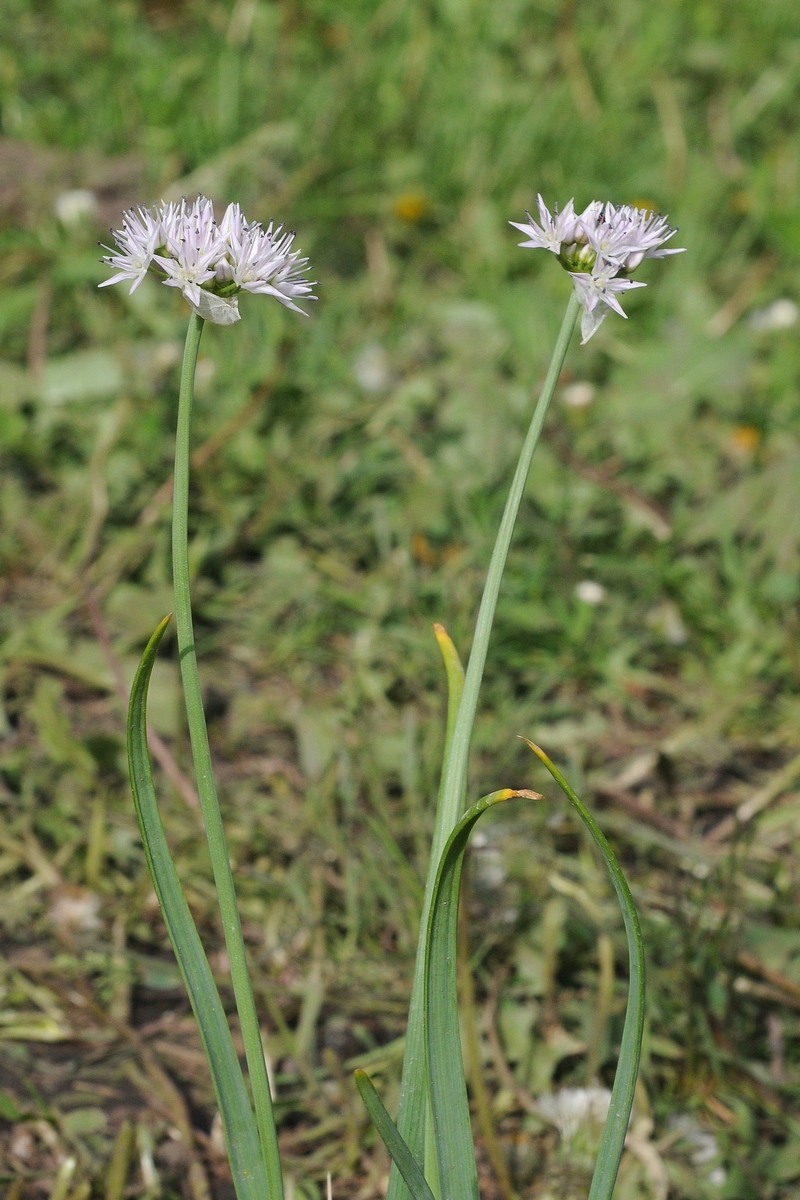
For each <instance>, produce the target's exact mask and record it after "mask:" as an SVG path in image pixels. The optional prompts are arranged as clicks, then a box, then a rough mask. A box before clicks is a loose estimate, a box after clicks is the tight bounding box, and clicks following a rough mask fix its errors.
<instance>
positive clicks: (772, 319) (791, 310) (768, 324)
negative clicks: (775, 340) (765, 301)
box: [748, 299, 800, 333]
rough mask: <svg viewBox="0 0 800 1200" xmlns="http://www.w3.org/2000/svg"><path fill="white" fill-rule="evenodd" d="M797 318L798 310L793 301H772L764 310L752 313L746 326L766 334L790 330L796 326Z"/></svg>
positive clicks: (798, 316)
mask: <svg viewBox="0 0 800 1200" xmlns="http://www.w3.org/2000/svg"><path fill="white" fill-rule="evenodd" d="M798 318H800V309H798V307H797V305H796V304H795V302H794V300H786V299H783V300H773V302H772V304H769V305H768V306H767V307H766V308H760V309H758V311H757V312H754V313H753V315H752V316H751V317H750V320H749V322H748V324H749V326H750V328H751V329H755V330H756V332H757V333H768V332H771V331H772V330H773V329H791V328H792V326H793V325H796V324H797V321H798Z"/></svg>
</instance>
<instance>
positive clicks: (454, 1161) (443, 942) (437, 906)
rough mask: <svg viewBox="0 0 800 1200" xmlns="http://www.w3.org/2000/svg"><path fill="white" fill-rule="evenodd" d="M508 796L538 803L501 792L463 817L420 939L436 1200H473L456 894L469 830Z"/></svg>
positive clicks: (474, 1179)
mask: <svg viewBox="0 0 800 1200" xmlns="http://www.w3.org/2000/svg"><path fill="white" fill-rule="evenodd" d="M512 796H524V797H526V798H528V799H530V800H541V799H542V797H541V796H540V795H539V793H538V792H529V791H513V790H512V789H511V788H504V789H503V790H502V791H499V792H492V793H491V795H489V796H484V797H483V799H482V800H479V801H478V803H477V804H475V805H473V807H472V808H470V809H469V811H468V812H466V813H465V814H464V816H463V817H462V818H461V820H460V821H459V822H458V824H457V825H456V827H455V829H454V830H453V832H452V833H451V835H450V837H449V838H448V840H447V844H446V845H445V848H444V851H443V852H442V855H441V858H440V860H439V866H438V869H437V872H436V880H435V883H434V887H433V895H432V898H431V909H430V915H429V917H428V923H427V928H426V940H425V976H424V979H425V992H424V999H425V1005H424V1012H425V1022H424V1029H425V1044H426V1053H427V1064H428V1077H429V1079H430V1095H431V1108H432V1111H433V1129H434V1138H435V1142H436V1156H437V1160H438V1164H439V1180H440V1187H441V1196H442V1200H478V1173H477V1169H476V1166H475V1149H474V1146H473V1141H472V1126H471V1123H470V1116H469V1104H468V1101H467V1085H466V1081H465V1077H464V1063H463V1059H462V1056H461V1033H460V1029H459V1022H458V987H457V979H456V946H457V932H458V894H459V888H460V884H461V870H462V867H463V865H464V853H465V851H466V848H467V843H468V842H469V835H470V833H471V832H472V827H473V826H474V825H475V823H476V821H477V820H478V819H479V817H480V816H481V815H482V814H483V813H485V812H486V810H487V809H489V808H491V807H492V806H493V805H495V804H499V803H500V802H501V801H503V800H509V799H511V797H512Z"/></svg>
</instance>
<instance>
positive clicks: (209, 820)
mask: <svg viewBox="0 0 800 1200" xmlns="http://www.w3.org/2000/svg"><path fill="white" fill-rule="evenodd" d="M203 325H204V321H203V319H202V317H199V316H197V314H196V313H192V316H191V317H190V318H189V328H188V330H187V333H186V347H185V350H184V356H183V367H182V370H181V387H180V397H179V400H178V426H177V433H176V441H175V493H174V500H173V510H172V514H173V515H172V571H173V581H174V587H175V624H176V626H177V631H178V654H179V657H180V665H181V679H182V681H183V693H184V698H185V702H186V718H187V722H188V725H189V737H190V739H191V745H192V760H193V762H194V769H195V775H196V777H197V790H198V792H199V794H200V802H201V805H202V810H203V820H204V821H205V826H206V837H207V839H208V849H209V852H210V855H211V868H212V871H213V873H214V883H215V885H216V889H217V897H218V899H219V908H220V915H221V917H222V928H223V932H224V935H225V946H226V949H227V951H228V958H229V960H230V969H231V982H232V984H233V992H234V996H235V998H236V1007H237V1010H238V1012H239V1020H240V1022H241V1028H242V1039H243V1041H244V1047H245V1055H246V1058H247V1068H248V1072H249V1075H250V1086H251V1088H252V1091H253V1100H254V1103H255V1110H256V1123H257V1125H258V1132H259V1137H260V1139H261V1147H262V1151H263V1154H264V1162H265V1166H266V1172H267V1180H268V1195H269V1198H270V1200H282V1197H283V1176H282V1174H281V1166H280V1156H279V1153H278V1137H277V1133H276V1129H275V1118H274V1115H273V1111H272V1096H271V1094H270V1087H269V1078H268V1076H267V1067H266V1061H265V1058H264V1047H263V1045H262V1042H261V1030H260V1029H259V1025H258V1016H257V1014H256V1006H255V1000H254V998H253V988H252V984H251V981H250V974H249V972H248V969H247V958H246V954H245V946H244V938H243V937H242V926H241V920H240V918H239V909H238V906H237V903H236V890H235V888H234V883H233V872H232V871H231V864H230V858H229V857H228V845H227V841H226V838H225V830H224V828H223V824H222V814H221V812H220V808H219V800H218V798H217V789H216V786H215V783H214V774H213V770H212V766H211V751H210V748H209V744H208V731H207V729H206V719H205V713H204V711H203V697H202V692H201V690H200V677H199V675H198V671H197V653H196V651H195V644H194V628H193V624H192V602H191V587H190V577H189V546H188V513H189V457H190V450H189V447H190V434H191V424H192V400H193V396H194V373H195V366H196V364H197V352H198V349H199V346H200V337H201V334H202V332H203Z"/></svg>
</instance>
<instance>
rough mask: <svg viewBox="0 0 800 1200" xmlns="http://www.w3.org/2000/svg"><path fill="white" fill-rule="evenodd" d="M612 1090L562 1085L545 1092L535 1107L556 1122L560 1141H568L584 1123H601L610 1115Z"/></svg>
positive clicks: (586, 1124) (549, 1119)
mask: <svg viewBox="0 0 800 1200" xmlns="http://www.w3.org/2000/svg"><path fill="white" fill-rule="evenodd" d="M610 1104H611V1092H610V1091H609V1090H608V1088H599V1087H590V1088H561V1090H560V1091H558V1092H545V1094H544V1095H543V1096H539V1097H538V1098H537V1101H536V1106H537V1108H538V1109H539V1112H540V1114H541V1115H542V1116H543V1117H544V1118H545V1120H546V1121H550V1122H551V1123H552V1124H553V1125H555V1127H556V1129H557V1130H558V1132H559V1135H560V1137H561V1141H562V1142H563V1143H565V1144H567V1145H568V1144H569V1143H570V1142H571V1141H572V1140H573V1138H574V1137H575V1135H576V1133H577V1132H578V1130H579V1129H580V1128H581V1126H591V1125H602V1124H603V1122H604V1121H605V1119H606V1117H607V1116H608V1108H609V1105H610Z"/></svg>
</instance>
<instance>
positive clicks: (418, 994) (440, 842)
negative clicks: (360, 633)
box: [387, 289, 581, 1200]
mask: <svg viewBox="0 0 800 1200" xmlns="http://www.w3.org/2000/svg"><path fill="white" fill-rule="evenodd" d="M580 310H581V304H580V300H579V298H578V295H577V293H576V292H575V290H574V289H573V291H572V293H571V294H570V298H569V302H568V304H567V311H566V312H565V314H564V320H563V321H562V323H561V330H560V332H559V335H558V340H557V342H556V345H555V349H554V351H553V357H552V359H551V360H550V366H549V368H548V371H547V375H546V377H545V381H544V384H543V386H542V390H541V393H540V395H539V400H538V403H537V405H536V408H535V409H534V413H533V417H532V418H531V423H530V427H529V429H528V433H527V436H526V438H525V442H524V444H523V447H522V452H521V454H520V457H519V462H518V463H517V469H516V472H515V473H514V479H513V481H512V484H511V490H510V491H509V493H508V499H507V500H506V507H505V511H504V513H503V519H502V521H501V523H500V529H499V531H498V534H497V540H496V541H495V545H494V550H493V552H492V559H491V562H490V564H489V571H488V574H487V576H486V584H485V587H484V591H483V598H482V599H481V605H480V609H479V612H478V620H477V623H476V626H475V637H474V639H473V643H472V652H471V653H470V657H469V664H468V666H467V672H466V677H465V680H464V691H463V693H462V696H461V702H460V704H459V707H458V716H457V717H456V721H455V726H454V728H453V733H452V738H451V740H450V747H449V754H448V756H447V760H446V763H445V767H444V774H443V778H442V783H441V787H440V791H439V802H438V805H437V808H436V823H435V826H434V833H433V844H432V847H431V856H430V865H429V868H428V880H427V884H426V888H425V900H424V905H423V910H422V919H421V924H420V940H419V945H418V948H417V959H416V964H415V969H414V983H413V988H412V993H411V1005H410V1008H409V1016H408V1029H407V1033H406V1051H405V1058H404V1062H403V1081H402V1085H401V1092H400V1109H399V1113H398V1118H397V1128H398V1130H399V1131H400V1134H401V1135H402V1137H403V1138H404V1140H405V1142H406V1143H407V1145H408V1146H409V1148H410V1149H411V1151H412V1153H413V1154H414V1155H415V1157H416V1158H417V1159H418V1160H419V1161H422V1160H423V1158H426V1164H425V1165H426V1171H427V1168H428V1161H427V1159H428V1158H429V1155H428V1156H426V1155H425V1150H424V1148H425V1141H426V1139H425V1123H426V1119H429V1118H428V1116H427V1114H426V1106H425V1105H423V1104H421V1103H420V1097H421V1096H424V1095H425V1093H426V1091H427V1086H428V1084H427V1068H426V1060H425V1045H424V1035H423V1008H424V969H425V938H426V931H427V926H428V916H429V913H430V906H431V899H432V895H433V888H434V885H435V882H436V872H437V869H438V866H439V861H440V859H441V856H442V852H443V850H444V848H445V845H446V843H447V840H448V838H449V837H450V834H451V833H452V832H453V829H454V828H455V826H456V824H457V822H458V819H459V817H460V815H461V811H462V809H463V807H464V795H465V791H466V784H467V763H468V759H469V747H470V741H471V739H472V727H473V724H474V722H475V713H476V710H477V707H478V693H479V691H480V686H481V680H482V679H483V671H484V667H485V665H486V654H487V651H488V648H489V638H490V635H491V632H492V624H493V623H494V615H495V610H496V608H497V599H498V596H499V594H500V582H501V580H502V577H503V571H504V569H505V565H506V559H507V558H508V551H509V548H510V546H511V538H512V535H513V533H514V525H515V524H516V520H517V514H518V513H519V507H520V504H521V503H522V497H523V494H524V492H525V484H526V483H527V480H528V474H529V472H530V468H531V462H532V461H533V455H534V451H535V450H536V447H537V445H538V443H539V438H540V436H541V433H542V427H543V426H544V422H545V418H546V416H547V413H548V410H549V408H550V403H551V401H552V399H553V393H554V392H555V389H556V384H557V383H558V377H559V375H560V373H561V368H562V367H563V365H564V359H565V358H566V354H567V349H568V348H569V343H570V340H571V338H572V333H573V330H574V329H575V323H576V321H577V319H578V313H579V312H580ZM404 1192H405V1185H404V1183H403V1181H402V1179H401V1177H400V1173H399V1171H397V1169H396V1168H393V1169H392V1177H391V1182H390V1187H389V1193H388V1196H387V1200H400V1198H401V1197H402V1196H403V1194H404Z"/></svg>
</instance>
